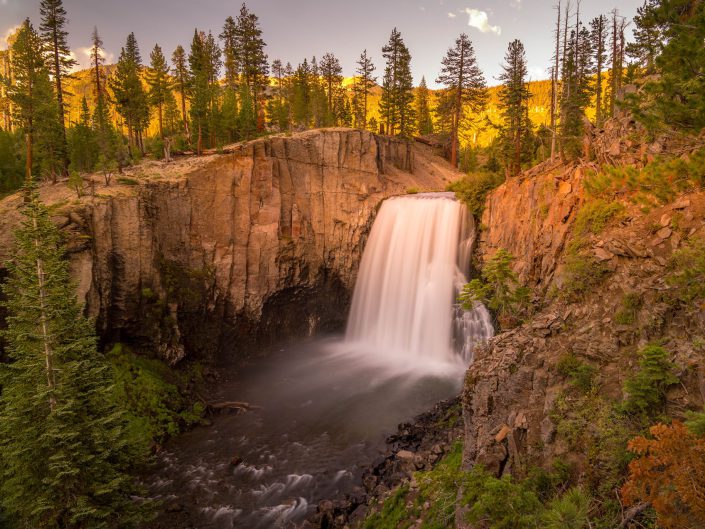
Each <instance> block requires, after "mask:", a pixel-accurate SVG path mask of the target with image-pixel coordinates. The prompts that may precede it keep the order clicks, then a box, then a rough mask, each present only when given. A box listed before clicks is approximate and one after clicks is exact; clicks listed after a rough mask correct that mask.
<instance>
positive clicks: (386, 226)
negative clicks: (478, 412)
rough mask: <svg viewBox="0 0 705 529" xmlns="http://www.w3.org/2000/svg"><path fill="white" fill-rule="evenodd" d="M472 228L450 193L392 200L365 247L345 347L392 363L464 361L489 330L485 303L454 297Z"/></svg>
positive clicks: (460, 282)
mask: <svg viewBox="0 0 705 529" xmlns="http://www.w3.org/2000/svg"><path fill="white" fill-rule="evenodd" d="M473 241H474V226H473V224H472V218H471V217H470V216H469V215H468V213H467V210H466V208H465V206H464V205H462V204H461V203H459V202H457V201H456V200H455V196H454V194H453V193H428V194H419V195H408V196H403V197H396V198H391V199H389V200H387V201H385V203H384V204H383V205H382V208H381V209H380V211H379V213H378V215H377V219H376V220H375V223H374V225H373V227H372V232H371V233H370V238H369V241H368V243H367V246H366V248H365V251H364V254H363V257H362V262H361V264H360V271H359V274H358V281H357V285H356V287H355V291H354V294H353V302H352V310H351V313H350V318H349V320H348V329H347V333H346V337H345V338H346V342H347V343H349V344H351V343H354V344H356V345H357V346H359V347H360V348H361V349H363V350H365V351H368V352H372V353H374V354H375V355H377V356H385V357H389V358H390V359H391V360H392V361H397V362H398V361H402V362H406V363H414V362H415V361H422V362H423V361H433V362H440V363H444V364H448V363H458V362H463V363H468V362H469V361H470V360H471V359H472V349H473V346H474V344H475V343H477V342H478V341H482V340H487V339H488V338H489V337H491V336H492V333H493V329H492V324H491V321H490V317H489V313H488V312H487V310H486V309H485V307H483V306H482V305H478V307H476V308H475V310H473V311H470V312H465V311H463V310H462V309H460V308H459V307H458V306H457V304H456V303H455V300H456V298H457V294H458V292H459V289H460V288H461V287H462V285H463V284H464V283H465V281H466V279H465V277H466V274H465V272H466V267H467V266H468V265H469V258H470V252H471V249H472V243H473Z"/></svg>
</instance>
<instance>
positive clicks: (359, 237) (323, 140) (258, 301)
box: [0, 129, 457, 363]
mask: <svg viewBox="0 0 705 529" xmlns="http://www.w3.org/2000/svg"><path fill="white" fill-rule="evenodd" d="M456 176H457V175H456V173H455V172H454V171H453V170H451V169H450V168H449V166H448V165H447V164H446V163H445V162H444V161H443V160H441V159H439V158H437V157H435V156H433V155H432V154H431V153H430V152H429V151H428V150H426V149H425V148H424V147H422V146H418V145H413V144H410V143H407V142H404V141H401V140H394V139H389V138H380V137H377V136H375V135H373V134H371V133H368V132H363V131H353V130H348V129H325V130H319V131H310V132H306V133H301V134H297V135H294V136H291V137H271V138H267V139H262V140H257V141H253V142H250V143H247V144H242V145H238V146H234V147H232V148H230V149H226V152H225V154H217V155H210V156H205V157H201V158H190V159H184V160H181V161H177V162H174V163H172V164H169V165H167V164H163V163H157V162H151V163H146V164H142V165H140V166H137V167H135V168H132V169H131V170H130V171H129V172H128V173H126V174H125V175H124V177H122V178H121V179H120V181H119V182H118V183H116V184H113V185H112V186H110V187H104V185H103V184H97V185H96V186H95V189H96V196H89V197H85V198H83V199H81V200H76V199H75V195H73V197H72V196H71V194H70V191H69V190H68V189H66V188H65V187H64V186H63V185H61V184H60V185H59V186H45V187H44V188H43V189H42V196H43V198H44V199H45V201H46V202H47V203H49V204H53V207H54V209H55V211H56V221H57V222H58V223H59V224H60V225H62V227H63V229H64V232H65V233H66V234H67V236H68V240H69V248H70V252H71V263H72V269H73V271H74V275H75V277H76V279H77V281H78V283H79V296H80V297H81V298H85V301H86V304H87V310H88V313H89V314H91V315H93V316H95V317H96V318H97V324H98V328H99V331H100V332H101V334H102V336H103V337H104V338H105V339H106V340H113V339H115V340H123V341H127V342H129V343H131V344H133V345H135V346H137V347H141V348H149V349H153V350H157V351H158V352H159V354H160V355H161V356H162V357H163V358H165V359H167V360H168V361H170V362H172V363H175V362H177V361H179V360H180V359H182V358H183V357H184V356H185V355H186V354H193V355H199V356H207V357H212V356H213V355H215V354H216V353H220V358H221V359H224V360H227V359H230V358H234V357H235V356H236V355H238V354H242V353H245V352H249V351H251V350H252V349H253V348H254V347H259V346H262V345H266V344H268V343H273V342H274V341H276V340H280V339H284V338H286V337H288V336H307V335H311V334H313V333H314V332H317V331H322V330H327V329H333V328H340V326H341V325H342V324H343V322H344V319H345V315H346V312H347V307H348V303H349V299H350V294H351V289H352V287H353V284H354V281H355V274H356V271H357V265H358V262H359V260H360V257H361V253H362V249H363V245H364V242H365V239H366V236H367V234H368V232H369V229H370V227H371V223H372V221H373V219H374V215H375V212H376V211H377V208H378V207H379V205H380V203H381V201H382V200H383V199H385V198H387V197H389V196H391V195H395V194H403V193H405V192H406V190H407V189H408V188H411V187H415V188H418V189H419V190H441V189H443V188H444V187H445V184H446V183H447V182H448V181H450V180H451V179H454V178H456ZM19 200H20V199H19V197H17V196H14V197H10V198H8V199H6V200H5V201H3V203H2V206H1V208H2V210H3V213H4V219H5V221H4V223H3V225H2V226H0V233H1V236H0V247H1V248H2V249H3V254H4V255H2V257H3V258H7V257H8V256H9V252H10V248H11V239H10V237H9V234H10V232H11V229H10V228H11V227H12V226H13V225H14V224H15V222H16V219H17V213H16V208H17V206H18V204H19Z"/></svg>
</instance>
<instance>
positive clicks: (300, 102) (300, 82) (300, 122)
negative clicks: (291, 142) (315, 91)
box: [291, 59, 312, 128]
mask: <svg viewBox="0 0 705 529" xmlns="http://www.w3.org/2000/svg"><path fill="white" fill-rule="evenodd" d="M310 83H311V69H310V67H309V65H308V60H306V59H304V62H302V63H301V64H299V66H298V67H297V68H296V72H295V73H294V80H293V83H292V84H293V89H292V90H293V94H292V103H291V107H292V109H291V110H292V117H293V120H294V123H295V124H296V125H297V126H299V127H302V128H307V127H309V126H310V124H311V119H312V118H311V84H310Z"/></svg>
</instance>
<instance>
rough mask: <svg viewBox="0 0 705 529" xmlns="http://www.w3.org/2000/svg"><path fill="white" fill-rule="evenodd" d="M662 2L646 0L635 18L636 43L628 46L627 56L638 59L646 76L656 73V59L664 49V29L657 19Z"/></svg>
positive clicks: (638, 9)
mask: <svg viewBox="0 0 705 529" xmlns="http://www.w3.org/2000/svg"><path fill="white" fill-rule="evenodd" d="M659 4H660V0H644V4H643V5H642V6H641V7H639V8H637V14H636V16H635V17H634V25H635V26H636V27H635V29H634V41H633V42H630V43H629V44H627V50H626V51H627V54H628V55H629V56H630V57H633V58H634V59H636V61H637V64H638V66H639V67H640V68H641V69H642V73H643V74H644V75H652V74H654V73H656V57H658V56H659V54H660V53H661V50H662V49H663V35H662V27H661V25H660V23H659V18H657V16H656V14H657V12H658V11H657V10H658V7H659Z"/></svg>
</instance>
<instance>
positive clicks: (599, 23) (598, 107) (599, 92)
mask: <svg viewBox="0 0 705 529" xmlns="http://www.w3.org/2000/svg"><path fill="white" fill-rule="evenodd" d="M590 28H591V30H590V45H591V46H592V50H593V53H594V56H595V59H594V60H595V73H596V74H597V75H596V78H595V124H596V125H597V126H598V127H601V126H602V121H603V120H602V113H603V108H602V106H603V101H602V96H603V93H604V92H603V86H602V85H603V79H602V73H603V71H604V69H605V63H606V62H607V17H606V16H605V15H600V16H598V17H596V18H594V19H593V20H592V22H590Z"/></svg>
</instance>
